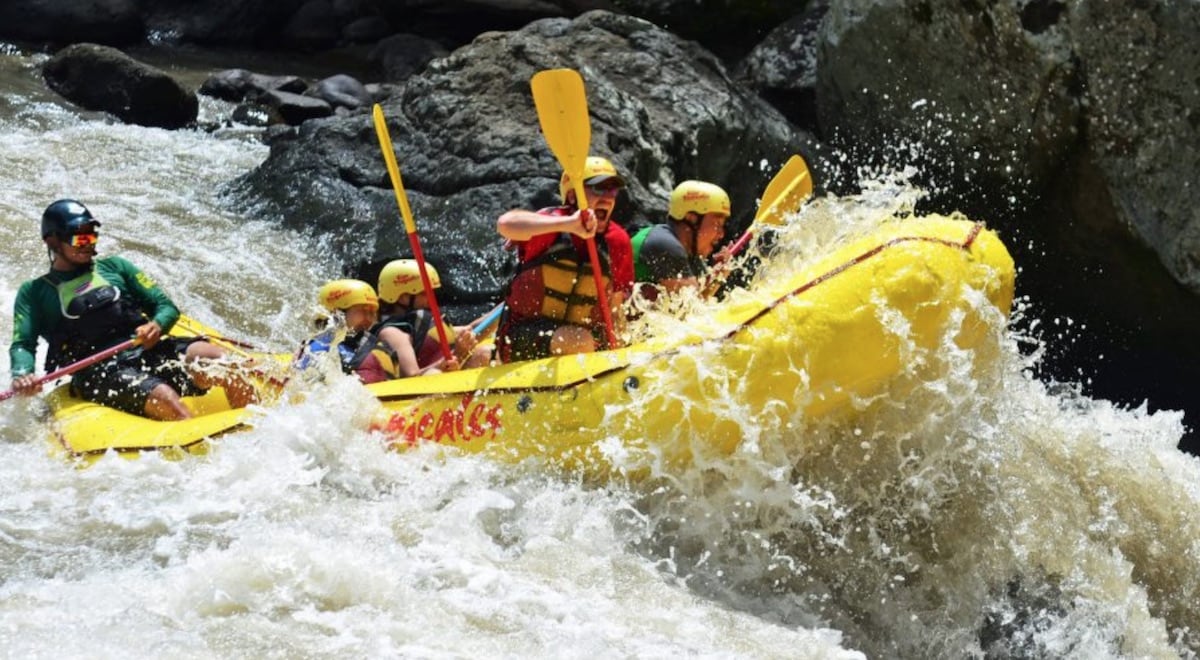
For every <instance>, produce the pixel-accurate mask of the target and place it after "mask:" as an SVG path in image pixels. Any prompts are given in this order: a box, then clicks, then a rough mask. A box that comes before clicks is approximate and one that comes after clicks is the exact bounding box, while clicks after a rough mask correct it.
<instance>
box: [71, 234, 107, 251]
mask: <svg viewBox="0 0 1200 660" xmlns="http://www.w3.org/2000/svg"><path fill="white" fill-rule="evenodd" d="M99 240H100V234H98V233H96V232H92V233H90V234H71V236H70V238H68V239H67V241H66V243H67V245H70V246H71V247H73V248H82V247H88V246H89V245H95V244H96V241H99Z"/></svg>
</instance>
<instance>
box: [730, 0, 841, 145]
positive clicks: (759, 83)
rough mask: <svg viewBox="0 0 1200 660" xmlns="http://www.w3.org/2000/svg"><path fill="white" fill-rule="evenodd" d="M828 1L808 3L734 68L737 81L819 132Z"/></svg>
mask: <svg viewBox="0 0 1200 660" xmlns="http://www.w3.org/2000/svg"><path fill="white" fill-rule="evenodd" d="M827 11H829V2H828V1H827V0H820V1H818V2H812V3H810V4H809V8H808V9H807V10H805V11H804V12H803V13H801V14H798V15H797V16H795V17H793V18H790V19H788V20H787V21H785V22H784V23H783V24H781V25H780V26H779V27H777V28H775V29H774V30H773V31H771V33H770V34H769V35H767V38H766V39H764V40H763V41H762V42H761V43H759V44H758V45H757V46H755V47H754V50H752V51H750V54H749V55H747V56H746V57H745V59H743V60H742V61H741V62H740V63H739V64H738V66H737V68H736V69H735V72H734V75H735V77H736V78H737V80H738V82H740V83H742V84H745V85H746V86H747V87H749V88H750V89H753V90H755V91H756V92H758V93H759V94H760V95H762V97H763V98H765V99H767V100H768V101H770V102H771V105H773V106H775V107H776V108H777V109H778V110H779V111H780V112H782V113H783V114H784V116H786V117H787V118H788V119H789V120H791V122H792V123H794V124H796V125H797V126H799V127H801V128H803V129H805V130H808V131H812V132H817V131H818V130H819V126H818V123H817V40H818V34H817V32H818V30H819V28H820V26H821V20H822V19H824V17H825V13H826V12H827Z"/></svg>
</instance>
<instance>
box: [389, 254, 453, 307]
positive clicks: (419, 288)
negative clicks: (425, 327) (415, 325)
mask: <svg viewBox="0 0 1200 660" xmlns="http://www.w3.org/2000/svg"><path fill="white" fill-rule="evenodd" d="M425 272H426V273H428V274H429V284H430V285H431V286H433V288H435V289H437V288H440V287H441V286H442V278H440V277H438V272H437V269H436V268H434V267H433V265H431V264H425ZM424 291H425V286H424V285H423V284H421V265H420V264H418V263H417V260H416V259H396V260H395V261H389V262H388V264H387V265H386V266H384V267H383V270H381V271H379V299H380V300H382V301H383V302H385V303H394V302H396V301H397V300H399V299H400V296H401V295H403V294H406V293H409V294H412V295H414V296H415V295H417V294H418V293H423V292H424Z"/></svg>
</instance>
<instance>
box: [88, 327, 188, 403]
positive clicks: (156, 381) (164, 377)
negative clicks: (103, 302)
mask: <svg viewBox="0 0 1200 660" xmlns="http://www.w3.org/2000/svg"><path fill="white" fill-rule="evenodd" d="M194 341H199V338H197V337H189V338H186V339H183V338H175V337H169V338H164V339H162V340H160V341H159V342H158V343H157V344H155V346H154V348H153V349H151V350H149V351H145V350H142V349H136V348H135V349H133V350H129V351H124V352H122V353H120V354H118V355H117V357H115V358H113V359H110V360H105V361H103V362H100V363H99V364H95V365H92V366H90V367H88V368H87V369H84V370H83V371H80V372H78V373H76V374H75V375H74V376H73V377H72V378H71V387H72V389H74V390H75V392H76V393H77V394H79V396H81V397H83V398H84V399H86V400H88V401H92V402H94V403H99V404H101V405H104V406H108V407H110V408H116V409H117V410H123V411H125V412H127V413H130V414H133V415H144V414H145V409H146V399H148V398H150V391H151V390H153V389H154V388H156V387H158V386H159V385H161V384H163V383H166V384H167V385H170V386H171V388H172V389H174V390H175V391H176V392H178V393H179V394H180V396H194V395H197V394H204V393H205V392H206V391H207V390H205V389H202V388H200V387H197V386H196V384H195V383H194V382H192V376H191V374H190V373H188V370H187V368H186V367H184V364H183V360H184V355H185V354H186V353H187V348H188V346H189V345H190V344H191V343H192V342H194Z"/></svg>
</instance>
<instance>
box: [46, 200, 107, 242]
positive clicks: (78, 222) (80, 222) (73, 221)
mask: <svg viewBox="0 0 1200 660" xmlns="http://www.w3.org/2000/svg"><path fill="white" fill-rule="evenodd" d="M84 225H95V226H97V227H99V226H100V221H98V220H96V218H94V217H92V212H91V211H89V210H87V207H86V206H84V205H83V204H80V203H79V202H77V201H75V200H73V199H60V200H58V201H56V202H54V203H53V204H51V205H50V206H47V207H46V210H45V211H43V212H42V238H48V237H50V236H59V237H64V236H70V235H71V234H74V233H76V232H78V231H79V228H80V227H82V226H84Z"/></svg>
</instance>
